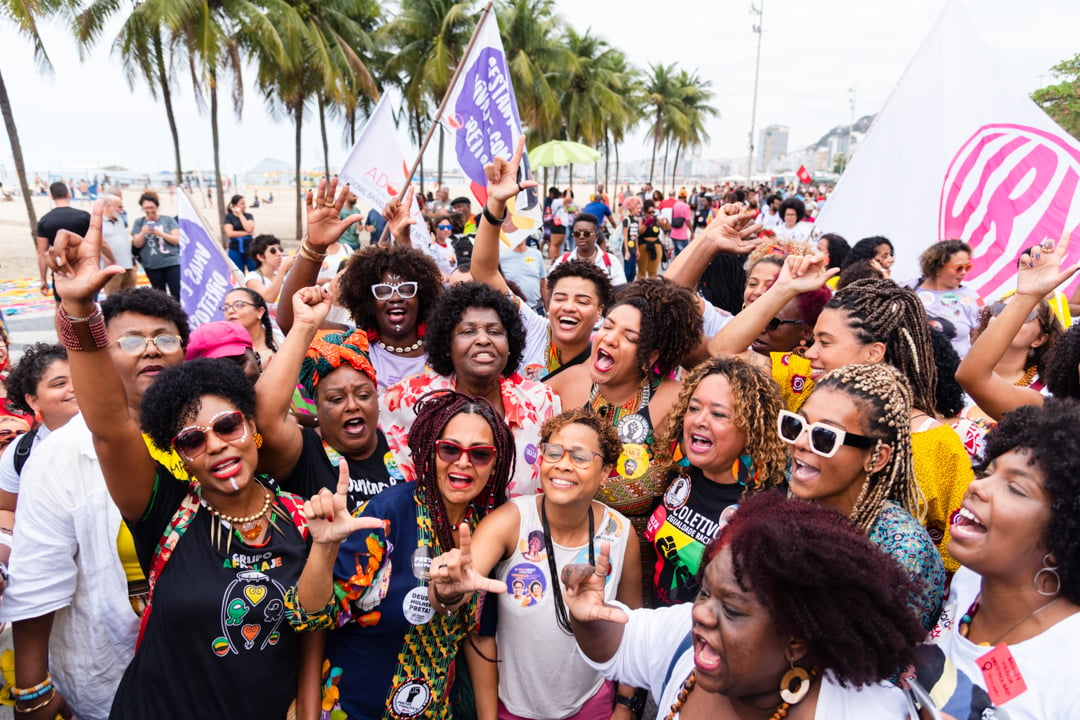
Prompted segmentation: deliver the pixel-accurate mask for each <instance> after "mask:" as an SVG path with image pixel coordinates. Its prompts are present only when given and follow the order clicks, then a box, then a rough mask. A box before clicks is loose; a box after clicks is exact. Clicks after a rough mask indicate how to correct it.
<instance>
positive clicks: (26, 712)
mask: <svg viewBox="0 0 1080 720" xmlns="http://www.w3.org/2000/svg"><path fill="white" fill-rule="evenodd" d="M49 690H51V691H52V692H50V693H49V697H47V698H46V699H45V700H42V701H41V702H40V703H38V704H37V705H35V706H34V707H28V708H21V707H19V706H18V705H15V712H17V713H22V714H23V715H29V714H30V713H32V712H37V711H38V710H40V709H41V708H43V707H45V706H46V705H48V704H49V703H51V702H52V701H53V698H55V697H56V688H54V687H50V688H49ZM20 699H21V698H20ZM15 702H16V703H18V700H16V701H15Z"/></svg>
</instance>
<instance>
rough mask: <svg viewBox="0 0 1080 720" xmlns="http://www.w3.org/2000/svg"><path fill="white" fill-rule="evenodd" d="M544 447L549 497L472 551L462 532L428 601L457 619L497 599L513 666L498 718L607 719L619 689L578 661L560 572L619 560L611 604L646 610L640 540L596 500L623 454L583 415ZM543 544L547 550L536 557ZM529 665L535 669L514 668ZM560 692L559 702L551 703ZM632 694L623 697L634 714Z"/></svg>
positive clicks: (568, 417)
mask: <svg viewBox="0 0 1080 720" xmlns="http://www.w3.org/2000/svg"><path fill="white" fill-rule="evenodd" d="M540 439H541V445H540V452H541V455H540V458H541V460H540V483H541V486H542V489H543V493H542V494H537V495H527V496H522V497H518V498H514V499H512V500H511V501H510V502H508V503H507V504H506V505H504V506H503V507H501V508H499V509H498V510H496V511H495V512H493V513H491V515H489V516H488V517H487V518H485V519H484V521H483V522H481V523H480V525H479V526H478V527H477V528H476V531H475V533H474V534H473V535H472V537H471V542H470V538H469V536H468V535H467V534H465V533H464V532H463V535H462V542H461V546H460V549H453V550H450V551H449V552H448V553H446V554H444V555H441V556H439V557H437V558H435V560H434V561H433V562H432V582H431V585H430V587H429V593H430V598H431V600H432V605H433V606H434V607H435V608H436V609H437V610H438V611H439V612H454V611H456V610H457V608H458V607H460V606H461V605H462V604H464V603H466V602H469V601H471V600H472V599H473V598H474V597H475V594H476V593H477V592H478V591H484V590H487V591H494V592H497V593H499V594H498V595H496V596H494V598H493V599H494V600H495V601H497V602H498V609H499V622H498V628H497V631H496V636H495V637H496V646H497V647H498V651H499V657H500V658H504V659H506V661H504V662H503V663H502V664H501V666H500V668H499V686H498V706H499V717H500V718H507V719H510V718H548V717H559V718H595V717H604V718H609V717H611V716H612V704H613V703H614V702H615V698H616V686H615V685H614V684H613V683H611V682H610V681H605V680H604V678H603V677H601V675H600V674H599V673H598V672H596V671H595V670H593V669H591V668H589V667H588V666H587V665H586V664H585V663H584V662H583V661H582V660H581V658H580V657H579V656H577V654H576V653H574V639H573V635H572V633H571V630H570V620H569V616H568V614H567V610H566V601H565V598H564V595H565V590H564V588H563V587H562V583H561V572H562V569H563V568H565V567H567V566H568V565H574V564H577V563H583V562H588V563H592V564H595V563H596V557H597V555H598V554H599V552H600V548H601V547H602V546H603V547H604V548H607V549H608V553H609V557H610V560H611V573H610V574H609V575H608V577H607V578H606V583H605V588H604V598H605V599H606V600H618V601H619V602H621V603H623V604H625V605H627V606H628V607H632V608H636V607H641V577H640V567H641V566H640V563H639V558H638V542H637V534H636V533H635V531H634V528H633V526H632V525H631V524H630V522H629V520H627V518H626V517H625V516H623V515H622V514H620V513H618V512H616V511H614V510H612V509H611V508H609V507H608V506H606V505H604V504H603V503H601V502H597V501H596V500H594V499H593V496H594V495H595V494H596V491H597V489H598V488H599V487H600V483H601V482H603V480H604V478H605V477H607V474H608V473H609V472H610V471H611V469H612V467H614V465H615V461H616V460H617V459H618V457H619V453H620V452H621V451H622V444H621V443H620V442H619V438H618V436H617V435H616V434H615V430H614V428H612V427H611V425H609V424H608V423H606V422H604V421H603V420H601V419H600V418H599V417H597V416H596V415H595V414H593V413H592V412H591V411H589V410H583V409H580V408H579V409H575V410H568V411H566V412H564V413H562V414H560V415H557V416H555V417H553V418H551V419H550V420H548V421H547V422H545V423H544V425H543V428H542V429H541V432H540ZM463 530H464V529H463ZM536 536H539V537H541V538H542V540H543V545H542V547H540V548H538V550H539V552H538V553H536V554H534V553H532V552H530V550H531V548H530V542H531V541H532V538H534V537H536ZM492 570H494V576H493V579H488V575H489V573H491V572H492ZM518 583H520V584H521V586H522V587H524V588H529V589H530V590H532V592H531V594H530V596H529V599H528V601H527V602H523V601H522V598H515V596H514V595H513V594H511V593H507V592H506V589H507V587H508V586H511V585H517V584H518ZM523 657H528V658H529V662H528V663H523V662H514V659H515V658H523ZM541 667H542V668H544V672H543V673H537V668H541ZM552 687H557V688H559V692H558V693H557V694H555V695H552V693H551V688H552ZM634 693H635V691H634V688H632V687H630V686H623V687H619V688H618V695H619V696H621V697H622V698H623V699H622V700H621V702H622V703H623V704H625V705H627V706H628V707H630V706H632V705H633V703H634V702H635V701H634V699H633V698H634ZM481 702H482V700H480V699H479V698H478V706H479V705H480V704H481ZM617 707H618V706H617Z"/></svg>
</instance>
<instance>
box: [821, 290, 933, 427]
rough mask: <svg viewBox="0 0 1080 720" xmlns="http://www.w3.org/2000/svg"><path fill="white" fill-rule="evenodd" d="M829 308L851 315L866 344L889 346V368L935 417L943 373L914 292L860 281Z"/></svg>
mask: <svg viewBox="0 0 1080 720" xmlns="http://www.w3.org/2000/svg"><path fill="white" fill-rule="evenodd" d="M825 307H827V308H833V309H837V310H843V311H844V312H846V313H847V316H848V326H849V327H850V328H851V331H852V332H853V333H854V334H855V337H856V339H857V340H858V341H859V342H860V343H863V344H864V345H866V344H870V343H874V342H880V343H883V344H884V345H885V362H887V363H889V364H891V365H892V366H893V367H895V368H896V369H897V370H899V371H900V372H901V373H903V374H904V376H905V377H907V380H908V382H909V383H910V384H911V395H912V402H913V403H914V405H915V407H916V408H918V409H919V410H921V411H923V412H924V413H926V414H928V415H934V414H935V411H936V408H935V405H934V392H935V387H936V386H937V367H936V366H935V365H934V349H933V347H932V346H931V344H930V325H929V321H928V320H927V318H926V308H925V307H924V306H923V304H922V301H921V300H919V297H918V296H917V295H916V294H915V292H914V291H913V290H910V289H908V288H903V287H900V286H899V285H897V284H896V283H894V282H893V281H892V280H859V281H857V282H854V283H852V284H851V285H848V286H847V287H846V288H844V289H843V290H839V291H837V293H836V294H835V295H833V298H832V300H830V301H829V303H828V305H826V306H825Z"/></svg>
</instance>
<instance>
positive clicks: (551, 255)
mask: <svg viewBox="0 0 1080 720" xmlns="http://www.w3.org/2000/svg"><path fill="white" fill-rule="evenodd" d="M561 208H562V193H561V192H559V188H557V187H550V188H548V196H547V199H546V200H544V227H545V229H546V230H547V236H548V246H547V257H548V260H549V261H550V262H552V263H554V262H555V259H556V258H557V257H559V255H561V254H562V251H563V249H562V248H563V243H564V242H566V232H567V230H569V228H570V226H569V224H564V223H563V218H562V215H561V214H560V213H559V210H560V209H561Z"/></svg>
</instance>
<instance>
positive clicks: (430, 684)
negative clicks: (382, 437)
mask: <svg viewBox="0 0 1080 720" xmlns="http://www.w3.org/2000/svg"><path fill="white" fill-rule="evenodd" d="M408 442H409V447H410V448H411V450H412V457H413V460H414V462H415V464H416V474H417V479H416V481H415V482H409V483H403V484H399V485H394V486H393V487H391V488H389V489H387V490H384V491H383V492H381V493H380V494H379V495H377V496H376V497H375V498H373V499H372V500H371V501H370V502H369V503H367V504H366V505H365V506H364V508H363V510H362V511H361V512H360V513H359V515H360V517H357V518H354V517H352V515H351V514H350V513H349V510H348V506H347V498H346V493H347V489H348V481H347V479H346V478H344V477H343V478H342V480H341V482H340V483H339V485H338V489H337V493H336V494H335V493H331V492H330V491H329V490H327V489H323V490H321V491H320V492H319V494H318V495H316V496H315V497H313V498H312V499H311V501H310V502H309V503H307V504H306V505H305V508H304V511H305V515H306V516H307V518H308V522H309V526H310V528H311V535H312V539H313V540H314V546H313V547H312V550H311V554H310V555H309V556H308V560H307V564H306V565H305V566H304V570H303V573H302V574H301V575H300V580H299V582H298V584H297V585H296V586H295V587H294V588H292V589H290V590H289V592H288V594H287V596H286V601H285V608H286V616H287V617H288V620H289V623H290V624H291V625H292V627H293V628H295V629H296V630H298V631H301V632H305V631H314V630H332V632H330V633H329V634H328V636H327V640H326V653H325V657H326V658H327V661H328V664H327V665H326V666H325V671H324V678H323V681H324V689H323V707H324V708H325V709H326V710H329V711H331V713H333V711H334V710H340V711H343V713H344V715H347V716H348V717H351V718H375V717H401V718H411V717H420V716H423V717H427V718H450V717H451V716H452V710H451V701H450V691H451V689H452V685H453V678H454V677H455V670H456V669H457V668H455V664H454V659H455V656H456V655H457V651H458V648H459V646H460V644H461V641H462V640H463V639H464V638H465V636H466V635H467V634H468V633H470V632H471V631H473V630H475V628H476V625H477V615H478V612H477V604H478V603H477V600H476V599H475V598H471V599H470V600H469V601H468V602H466V603H464V606H463V607H462V608H460V609H459V610H458V611H457V612H455V613H451V614H447V615H436V614H435V611H434V610H433V608H432V606H431V604H430V603H429V602H428V587H427V586H428V582H429V578H430V574H429V568H430V567H431V566H432V558H435V557H438V556H439V555H441V554H443V553H445V552H447V551H449V550H452V549H453V548H455V547H457V545H458V543H459V536H458V533H459V528H460V527H462V526H463V524H464V527H466V528H468V527H475V526H476V524H477V523H478V522H479V521H480V520H481V519H482V518H483V517H485V516H486V515H487V514H488V513H490V512H491V511H492V510H494V509H495V508H496V507H498V506H499V505H501V504H502V503H503V502H505V500H506V486H507V482H508V481H509V478H510V475H511V473H512V471H513V468H514V456H515V453H514V437H513V435H512V434H511V432H510V429H509V428H508V427H507V425H506V423H505V422H503V421H502V419H501V418H500V417H499V415H498V414H497V413H496V412H495V409H494V408H493V407H492V405H491V403H489V402H488V401H487V400H484V399H483V398H477V397H472V396H468V395H462V394H460V393H457V392H451V391H447V392H439V393H433V394H430V395H428V396H426V397H425V398H423V399H422V400H421V401H420V402H419V403H418V404H417V416H416V420H415V421H414V422H413V424H412V429H411V431H410V433H409V437H408ZM372 519H378V521H379V528H378V529H374V530H370V529H369V530H364V529H363V528H364V527H365V525H364V523H366V522H370V521H371V520H372ZM461 532H463V533H467V532H468V531H467V530H462V531H461Z"/></svg>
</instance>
